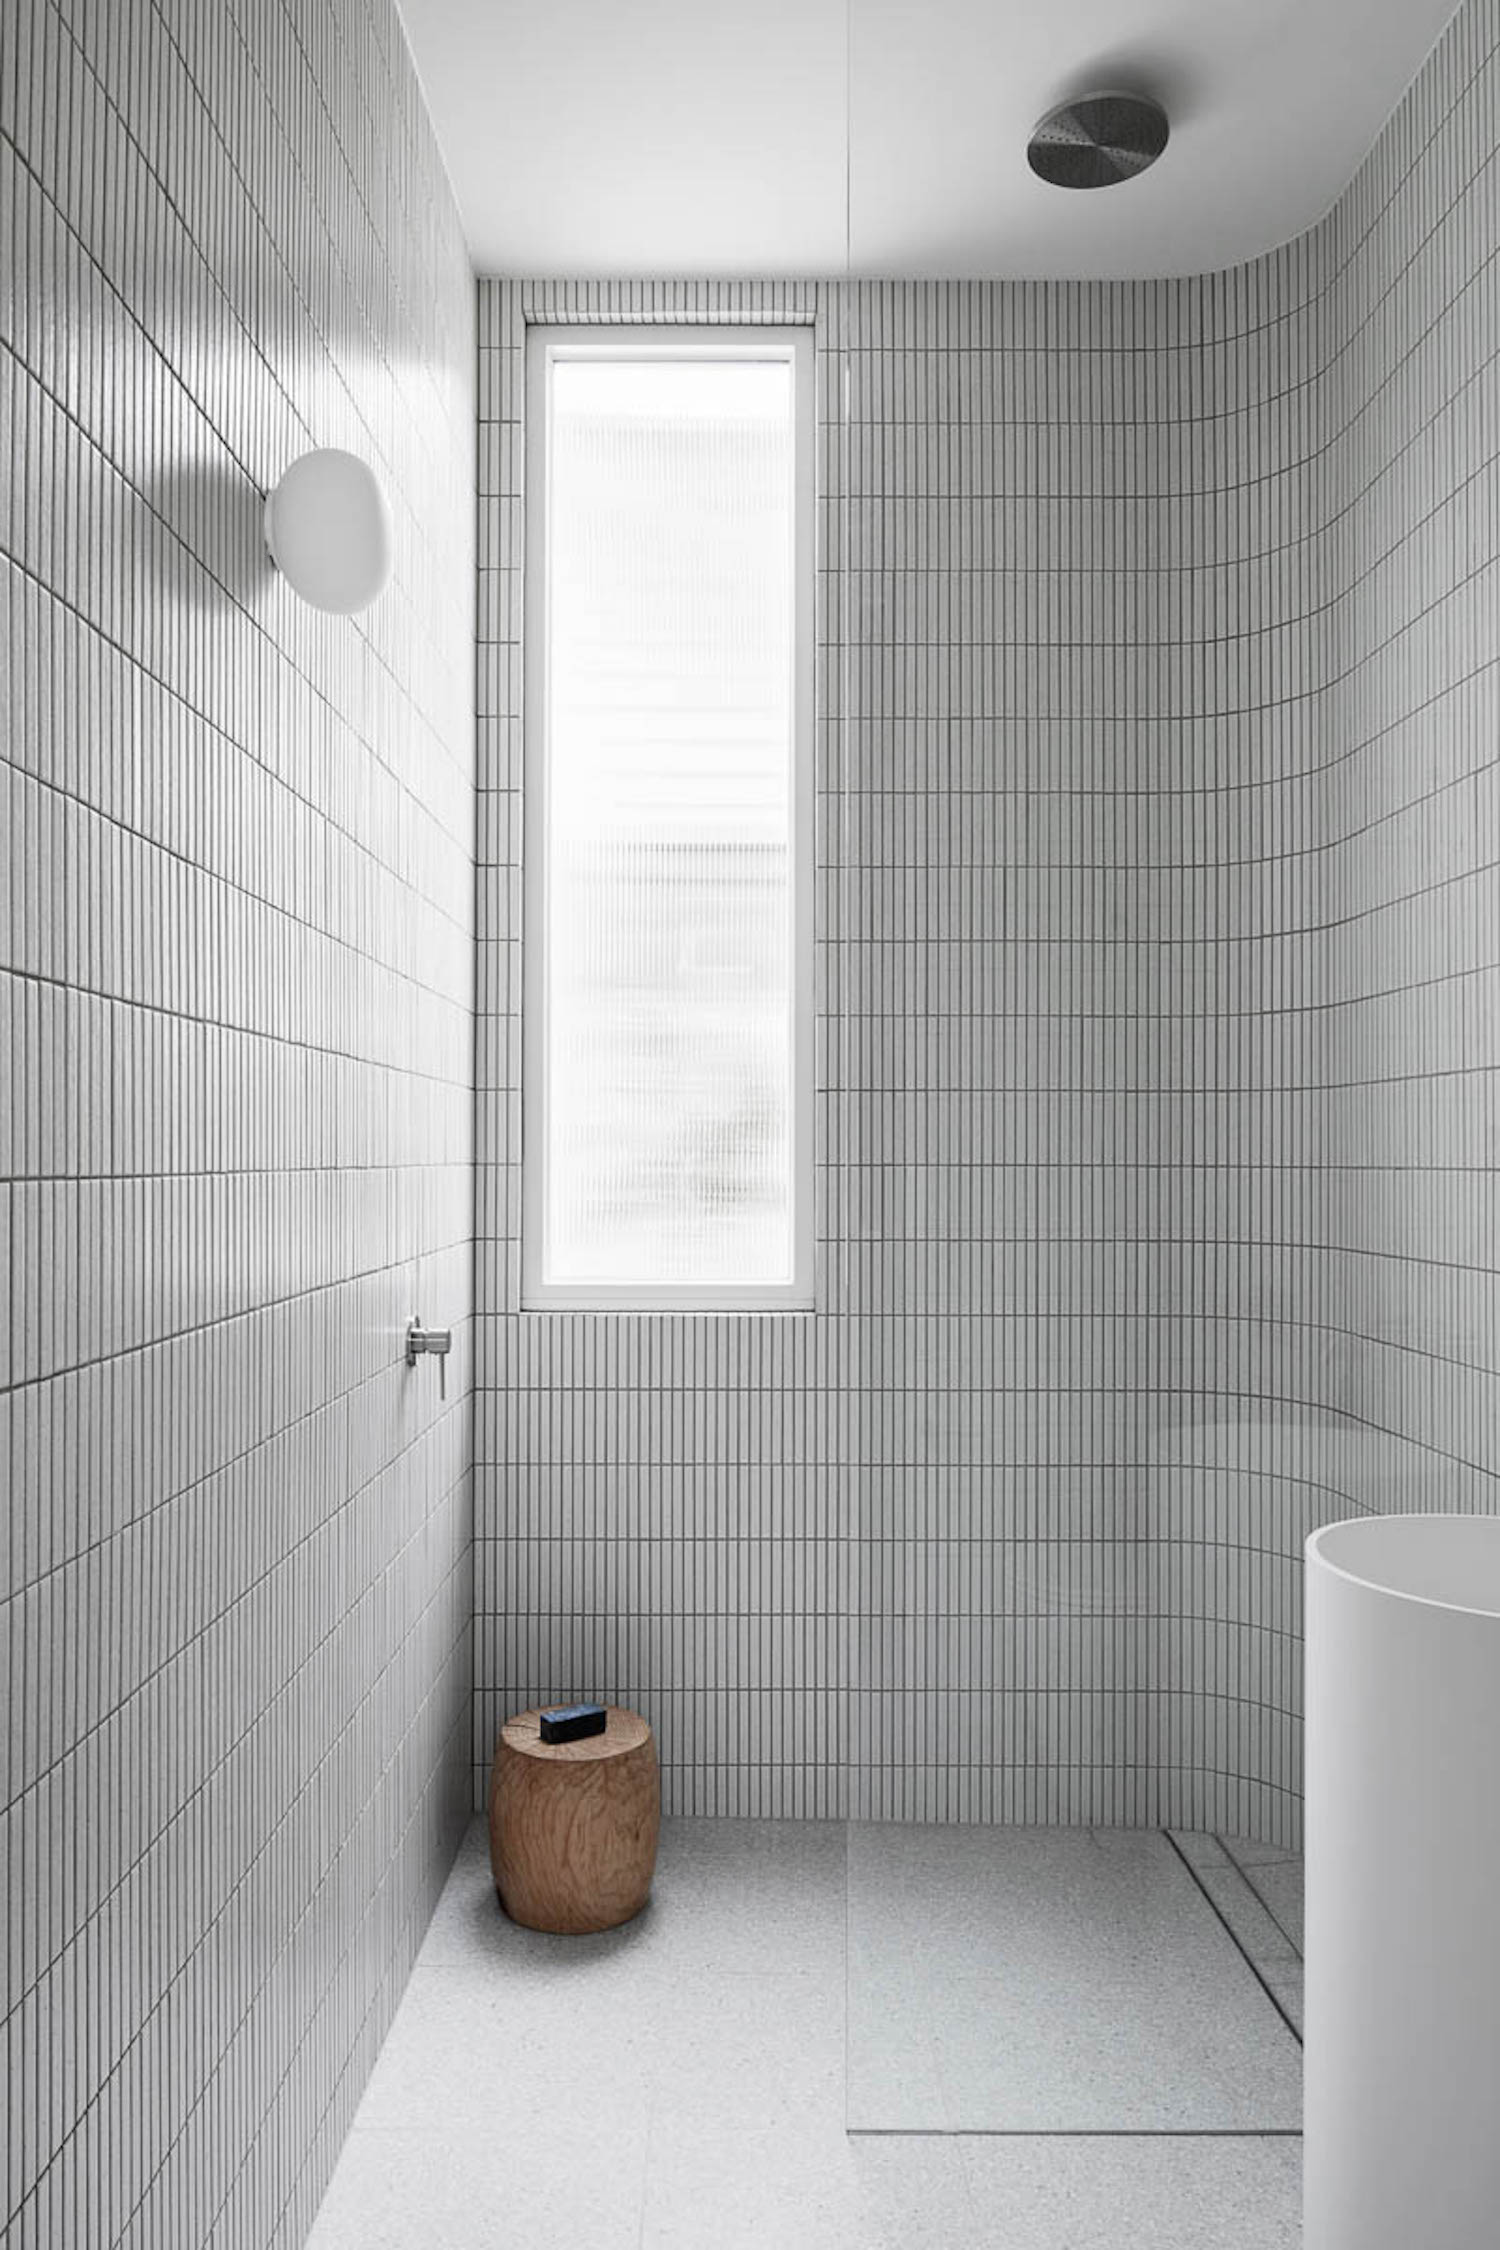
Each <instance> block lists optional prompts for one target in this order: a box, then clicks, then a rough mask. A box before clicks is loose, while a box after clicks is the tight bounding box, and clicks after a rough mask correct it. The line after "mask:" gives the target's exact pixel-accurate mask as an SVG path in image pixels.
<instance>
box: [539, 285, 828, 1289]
mask: <svg viewBox="0 0 1500 2250" xmlns="http://www.w3.org/2000/svg"><path fill="white" fill-rule="evenodd" d="M579 359H634V360H652V359H657V360H682V359H699V360H715V359H720V360H756V359H759V360H777V361H780V362H782V363H784V364H785V365H787V366H789V367H790V368H791V370H792V385H793V537H794V542H795V551H794V566H793V568H794V616H793V637H792V662H793V672H794V677H793V692H792V703H791V708H792V714H793V718H792V725H793V735H792V787H791V799H790V814H791V834H790V838H789V847H790V874H791V882H790V912H791V921H792V927H791V931H790V941H791V942H790V961H791V979H792V993H791V1001H792V1010H791V1013H792V1021H791V1026H790V1032H791V1044H792V1052H791V1087H792V1115H791V1120H790V1127H791V1135H790V1137H791V1171H792V1178H791V1193H792V1275H791V1279H790V1280H789V1281H787V1282H785V1283H779V1284H776V1285H775V1286H771V1287H764V1286H762V1287H750V1286H746V1287H739V1286H736V1285H734V1284H733V1283H724V1284H722V1285H719V1286H716V1287H713V1288H701V1287H700V1288H687V1287H682V1286H674V1285H669V1284H661V1283H657V1284H650V1283H633V1282H632V1283H625V1282H620V1283H596V1284H590V1285H587V1286H584V1285H580V1284H575V1283H559V1282H549V1281H547V1280H545V1279H544V1275H545V1273H546V1270H547V1244H546V1239H545V1229H546V1219H547V1208H548V1196H547V1159H548V1150H549V1143H548V1136H547V1118H548V1109H549V1100H550V1088H549V1086H548V1084H547V1052H548V1041H547V1038H546V1023H547V1013H548V1008H549V1004H550V994H549V990H548V970H549V963H548V960H547V948H546V945H545V943H544V942H543V933H544V931H545V929H546V926H547V897H546V851H545V847H544V846H543V847H542V848H536V846H537V840H538V839H541V838H544V837H545V835H546V833H547V826H548V791H549V785H550V768H551V758H550V756H549V740H548V725H549V695H548V684H549V683H548V678H547V662H546V654H547V651H548V647H549V644H548V639H547V585H548V554H547V528H548V517H549V508H548V485H549V461H550V451H551V416H550V413H549V407H550V402H551V390H552V370H553V368H554V367H555V366H557V365H558V363H559V362H560V361H564V360H579ZM816 437H817V425H816V413H815V391H814V367H813V331H812V329H811V328H701V327H683V328H677V327H666V326H661V327H625V328H621V327H614V328H606V327H597V328H596V327H568V328H560V327H542V326H531V327H528V329H527V333H526V485H525V490H526V501H525V507H526V584H525V620H524V625H523V633H524V642H523V647H524V651H525V672H526V700H525V713H526V716H525V757H524V775H523V790H524V800H523V807H524V809H523V842H522V889H523V924H522V931H523V936H522V962H523V973H522V990H521V1009H522V1014H521V1307H522V1310H523V1311H583V1312H587V1311H600V1312H605V1311H645V1312H654V1311H663V1310H673V1309H676V1310H681V1311H690V1312H747V1311H764V1312H810V1311H812V1310H813V1305H814V1286H815V1285H814V1251H813V1186H814V1174H813V1117H814V1104H815V1093H814V1086H813V1069H814V1008H815V995H814V979H815V971H814V962H813V849H814V777H813V756H814V736H813V633H814V570H815V565H816V556H815V547H814V525H815V481H814V454H815V447H816Z"/></svg>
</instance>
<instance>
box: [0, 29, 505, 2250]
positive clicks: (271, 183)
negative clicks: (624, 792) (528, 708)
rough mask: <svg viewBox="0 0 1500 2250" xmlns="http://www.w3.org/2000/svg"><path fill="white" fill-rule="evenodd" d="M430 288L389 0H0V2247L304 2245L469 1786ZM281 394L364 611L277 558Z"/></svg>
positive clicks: (467, 671)
mask: <svg viewBox="0 0 1500 2250" xmlns="http://www.w3.org/2000/svg"><path fill="white" fill-rule="evenodd" d="M473 341H474V339H473V287H472V281H471V277H470V275H469V271H468V267H467V260H466V256H465V252H464V247H463V243H462V239H461V236H460V233H459V229H458V226H457V222H456V217H455V214H454V210H453V206H452V202H451V198H450V196H449V193H448V189H447V186H446V182H445V179H444V175H443V171H442V168H441V165H440V163H439V161H438V159H437V155H436V151H435V148H434V145H433V142H432V138H431V135H430V132H429V129H428V125H427V122H426V118H425V114H424V112H423V109H422V104H421V101H420V98H419V94H418V90H417V85H416V81H415V78H414V74H413V72H412V69H411V66H410V62H409V59H408V57H407V54H406V51H405V47H404V44H403V40H402V36H401V32H400V29H399V25H398V23H397V20H396V17H395V15H394V12H393V10H392V8H391V7H390V5H389V0H368V5H367V4H365V0H306V4H302V0H299V4H298V5H295V6H293V5H290V4H289V0H287V4H283V0H254V4H253V5H235V6H229V7H211V8H210V7H204V6H201V5H199V4H198V0H92V4H88V0H72V4H66V0H55V4H53V0H6V5H5V7H4V10H3V22H0V607H3V612H4V614H3V617H0V645H3V646H4V647H5V648H6V650H7V651H8V662H7V664H6V666H5V668H4V670H3V671H0V960H3V974H0V1057H3V1064H0V1068H3V1070H4V1073H5V1076H4V1081H3V1086H0V1176H3V1178H4V1180H5V1181H6V1183H7V1184H5V1185H4V1186H3V1187H0V1273H3V1274H4V1275H5V1277H6V1279H5V1289H6V1298H5V1301H4V1304H3V1306H0V1314H3V1317H0V1481H3V1482H4V1484H5V1487H6V1501H7V1506H6V1510H5V1524H6V1531H5V1538H4V1547H3V1561H4V1572H5V1592H6V1600H5V1605H4V1608H3V1610H0V1679H3V1680H4V1682H5V1689H6V1698H7V1704H8V1714H7V1715H8V1720H9V1725H8V1727H7V1729H6V1750H5V1758H6V1765H5V1772H4V1776H3V1779H4V1789H3V1801H4V1805H5V1811H4V1814H3V1824H4V1825H3V1841H0V1889H3V1893H4V1899H5V1915H6V1926H7V1932H8V1936H7V1942H6V1945H5V1948H4V1978H5V1991H4V2000H5V2014H6V2039H7V2072H8V2080H9V2086H10V2095H9V2102H8V2108H7V2133H6V2164H5V2175H4V2226H3V2232H4V2235H5V2240H6V2243H7V2245H10V2244H14V2245H15V2246H16V2250H29V2246H32V2245H37V2246H40V2245H48V2246H55V2250H101V2246H104V2245H113V2244H116V2243H121V2244H123V2243H129V2244H132V2245H138V2246H139V2250H167V2246H173V2250H175V2246H179V2245H180V2246H187V2245H190V2244H197V2243H202V2242H207V2241H209V2240H210V2239H212V2240H213V2241H214V2242H216V2243H223V2244H225V2245H230V2244H234V2245H242V2246H245V2250H250V2246H255V2250H259V2246H261V2245H268V2244H272V2243H277V2244H288V2245H290V2244H293V2243H299V2242H300V2241H301V2240H302V2238H303V2235H304V2233H305V2231H306V2226H307V2223H308V2220H309V2218H310V2216H311V2213H312V2211H313V2210H314V2209H315V2208H316V2204H317V2200H318V2196H319V2193H320V2191H321V2188H322V2185H323V2182H324V2180H325V2178H326V2176H327V2172H328V2169H329V2166H330V2163H331V2160H332V2157H333V2154H334V2153H335V2151H336V2150H337V2147H338V2145H339V2142H340V2139H341V2138H342V2133H343V2129H344V2126H345V2125H346V2123H347V2121H348V2118H349V2116H350V2114H351V2111H352V2107H353V2103H354V2101H355V2099H356V2098H357V2095H358V2093H359V2090H360V2087H361V2085H362V2082H363V2077H364V2074H365V2071H366V2069H367V2067H368V2064H369V2062H370V2060H371V2059H372V2057H373V2054H374V2052H375V2049H376V2046H377V2044H378V2041H379V2038H380V2035H381V2032H382V2030H383V2028H384V2025H385V2023H386V2021H387V2019H388V2016H389V2013H390V2010H391V2007H392V2005H393V2002H394V1998H395V1996H396V1994H397V1993H398V1992H399V1989H400V1985H401V1982H402V1979H403V1977H404V1972H405V1968H406V1966H407V1964H408V1962H409V1960H410V1958H411V1956H412V1952H413V1950H414V1947H415V1944H416V1942H417V1940H418V1939H419V1937H420V1935H421V1931H422V1928H423V1926H424V1923H425V1919H426V1914H427V1911H428V1909H429V1907H430V1905H431V1903H432V1901H433V1899H434V1897H435V1895H436V1891H437V1887H438V1885H439V1884H440V1881H441V1879H442V1875H443V1873H444V1870H445V1867H446V1865H447V1862H448V1859H449V1857H450V1856H451V1850H452V1845H453V1841H454V1838H455V1836H456V1833H457V1829H458V1826H459V1824H460V1823H461V1822H462V1820H463V1818H464V1816H465V1804H466V1799H467V1794H468V1760H469V1740H470V1726H471V1720H470V1667H471V1638H472V1636H471V1595H472V1571H471V1512H472V1497H471V1477H470V1453H471V1434H470V1420H469V1408H468V1391H469V1377H468V1364H469V1346H470V1336H471V1325H470V1322H469V1319H468V1317H467V1316H468V1314H469V1310H470V1293H471V1241H472V1231H473V1202H472V1170H471V1157H472V1135H473V1125H472V1068H471V1037H472V995H473V975H474V971H473V950H472V940H473V927H472V909H471V903H470V902H471V897H472V866H473V845H472V836H473V805H474V798H473V752H472V718H471V696H470V682H471V677H472V672H471V666H472V653H471V651H472V622H471V620H472V583H473V581H472V567H473V531H472V523H473V514H472V509H473V499H472V493H473V482H472V477H473V426H472V415H473ZM312 443H332V444H340V445H347V446H350V447H352V448H353V449H355V450H356V451H358V452H360V453H362V454H364V455H366V456H367V457H368V458H370V459H371V460H372V461H374V462H375V463H377V465H378V466H379V469H380V471H381V474H382V476H383V479H384V482H385V484H386V488H387V490H388V492H389V495H390V498H391V502H392V506H393V509H394V513H395V519H396V527H397V547H398V563H397V571H396V577H395V581H394V584H393V586H392V587H391V589H390V590H389V592H388V593H387V594H386V595H385V596H384V597H383V598H382V599H381V601H380V602H379V604H378V605H377V606H376V607H375V608H374V609H373V610H371V611H370V612H369V613H368V615H367V616H366V617H364V618H362V619H359V620H352V621H345V620H339V619H329V618H325V617H321V616H319V615H317V614H316V613H314V612H313V611H311V610H309V609H307V608H304V607H303V606H301V605H300V604H299V603H298V602H297V600H296V599H295V598H294V597H293V596H292V595H291V593H290V592H289V591H288V590H287V588H286V587H285V586H284V585H283V584H281V583H280V582H278V581H277V580H276V578H275V576H274V574H273V573H272V571H271V570H270V567H269V565H268V564H267V562H266V559H265V555H264V549H263V543H262V538H261V531H260V512H261V495H262V493H263V492H264V490H265V488H266V487H267V486H268V485H269V484H270V483H272V482H273V481H274V480H275V478H276V476H277V475H278V474H279V473H280V471H281V470H282V469H283V468H284V467H285V466H286V465H287V463H288V462H289V461H290V460H291V459H293V458H294V457H295V456H296V455H297V454H298V453H299V452H301V451H302V450H304V449H305V448H306V447H307V446H308V445H310V444H312ZM412 1309H418V1310H420V1311H421V1313H422V1314H423V1315H424V1316H425V1317H426V1318H427V1319H428V1320H429V1321H433V1322H444V1321H452V1322H453V1323H454V1325H455V1329H456V1350H455V1355H454V1367H453V1374H452V1379H451V1380H450V1384H449V1393H448V1403H447V1406H446V1408H444V1407H442V1406H440V1404H439V1400H438V1385H437V1376H436V1371H435V1368H434V1366H433V1365H432V1363H431V1362H429V1363H427V1365H425V1366H424V1367H423V1368H422V1369H421V1370H420V1371H418V1372H417V1373H416V1374H414V1375H411V1376H408V1375H407V1373H406V1371H405V1370H404V1368H403V1367H402V1366H401V1365H400V1359H399V1353H400V1330H401V1326H402V1323H403V1321H404V1319H405V1317H406V1315H407V1314H408V1312H409V1311H411V1310H412Z"/></svg>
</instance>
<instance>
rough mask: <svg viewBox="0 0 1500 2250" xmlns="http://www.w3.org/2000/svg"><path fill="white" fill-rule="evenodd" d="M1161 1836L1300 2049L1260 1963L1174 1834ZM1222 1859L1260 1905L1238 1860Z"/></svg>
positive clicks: (1167, 1831) (1230, 1856)
mask: <svg viewBox="0 0 1500 2250" xmlns="http://www.w3.org/2000/svg"><path fill="white" fill-rule="evenodd" d="M1161 1833H1162V1835H1163V1836H1165V1837H1166V1839H1167V1842H1168V1843H1169V1844H1170V1845H1171V1847H1172V1849H1173V1851H1174V1852H1176V1854H1177V1857H1178V1858H1179V1859H1180V1860H1181V1861H1182V1864H1183V1866H1184V1867H1185V1868H1186V1869H1187V1871H1188V1873H1189V1874H1190V1875H1191V1876H1192V1878H1193V1881H1194V1882H1195V1883H1196V1884H1197V1886H1198V1889H1199V1890H1200V1891H1201V1892H1202V1893H1203V1896H1204V1897H1205V1898H1206V1899H1207V1901H1208V1903H1209V1905H1210V1906H1211V1907H1212V1908H1213V1910H1214V1913H1215V1914H1216V1915H1218V1918H1219V1920H1220V1922H1221V1923H1222V1924H1223V1926H1224V1928H1225V1929H1226V1930H1227V1931H1228V1932H1229V1935H1230V1938H1231V1939H1232V1940H1233V1943H1234V1948H1235V1951H1236V1952H1237V1953H1238V1954H1239V1956H1240V1958H1241V1960H1242V1961H1243V1962H1244V1963H1245V1965H1246V1967H1247V1968H1248V1969H1249V1970H1250V1973H1251V1975H1252V1976H1253V1977H1254V1978H1255V1981H1256V1983H1257V1984H1258V1985H1259V1986H1260V1988H1261V1991H1262V1992H1263V1993H1264V1994H1265V1996H1266V1998H1267V1999H1268V2000H1269V2001H1270V2003H1271V2005H1272V2007H1273V2008H1274V2009H1275V2010H1276V2013H1277V2015H1278V2016H1280V2018H1281V2020H1282V2022H1283V2023H1284V2024H1285V2025H1286V2027H1287V2030H1288V2031H1289V2032H1290V2033H1291V2035H1292V2037H1293V2038H1294V2039H1295V2040H1296V2042H1297V2045H1298V2047H1299V2048H1300V2047H1301V2045H1302V2034H1301V2032H1300V2031H1299V2030H1298V2029H1297V2026H1296V2024H1295V2023H1294V2022H1293V2021H1292V2019H1291V2017H1290V2016H1289V2015H1288V2014H1287V2011H1286V2009H1285V2008H1284V2007H1283V2005H1282V2003H1281V2000H1280V1998H1279V1997H1278V1995H1277V1993H1276V1992H1275V1990H1274V1989H1273V1988H1272V1986H1270V1985H1269V1984H1267V1982H1266V1980H1265V1977H1264V1976H1263V1975H1262V1973H1261V1967H1260V1963H1259V1962H1258V1961H1256V1960H1255V1959H1254V1958H1253V1956H1252V1955H1251V1954H1249V1953H1248V1952H1247V1951H1246V1950H1245V1947H1244V1945H1243V1944H1242V1942H1241V1940H1240V1936H1239V1933H1238V1931H1237V1930H1236V1929H1235V1927H1234V1924H1233V1923H1232V1922H1231V1921H1230V1920H1229V1918H1228V1916H1227V1915H1226V1914H1225V1913H1224V1912H1223V1911H1222V1909H1221V1908H1220V1905H1219V1902H1218V1900H1217V1899H1216V1898H1215V1897H1214V1895H1213V1893H1212V1891H1210V1890H1208V1889H1207V1888H1206V1887H1205V1885H1204V1882H1203V1880H1202V1877H1201V1875H1200V1873H1199V1870H1198V1869H1197V1868H1196V1867H1195V1866H1194V1865H1193V1862H1192V1861H1191V1860H1190V1859H1189V1858H1188V1856H1187V1853H1186V1852H1185V1851H1184V1850H1183V1848H1182V1846H1181V1845H1180V1844H1179V1843H1178V1841H1177V1838H1176V1837H1175V1836H1174V1835H1173V1834H1172V1831H1171V1829H1170V1828H1164V1829H1162V1831H1161ZM1224 1856H1225V1858H1226V1859H1227V1860H1228V1861H1229V1864H1230V1866H1231V1867H1232V1868H1233V1869H1234V1872H1235V1873H1236V1875H1238V1876H1239V1879H1240V1881H1241V1882H1242V1883H1243V1884H1244V1885H1245V1888H1246V1890H1247V1891H1249V1893H1250V1896H1251V1897H1252V1898H1253V1899H1254V1900H1255V1901H1256V1903H1257V1905H1260V1904H1261V1903H1262V1902H1261V1898H1260V1893H1259V1892H1258V1891H1257V1890H1256V1888H1255V1886H1254V1884H1253V1883H1251V1882H1250V1880H1249V1879H1248V1877H1247V1876H1246V1874H1245V1871H1244V1869H1243V1868H1242V1867H1241V1866H1240V1863H1239V1861H1238V1860H1237V1859H1236V1858H1235V1857H1234V1855H1233V1853H1232V1852H1230V1851H1228V1850H1227V1849H1226V1850H1225V1854H1224ZM1265 1911H1266V1913H1267V1914H1268V1915H1269V1917H1270V1919H1271V1921H1272V1922H1275V1923H1276V1927H1277V1929H1278V1930H1280V1929H1281V1924H1280V1923H1279V1922H1277V1921H1276V1917H1275V1915H1274V1914H1271V1913H1270V1909H1269V1908H1266V1909H1265ZM1282 1935H1283V1937H1285V1936H1286V1932H1285V1931H1284V1930H1283V1931H1282ZM1291 1942H1292V1941H1291V1939H1290V1938H1287V1943H1288V1945H1290V1944H1291ZM1298 1959H1299V1960H1300V1959H1301V1955H1300V1954H1299V1955H1298Z"/></svg>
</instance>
